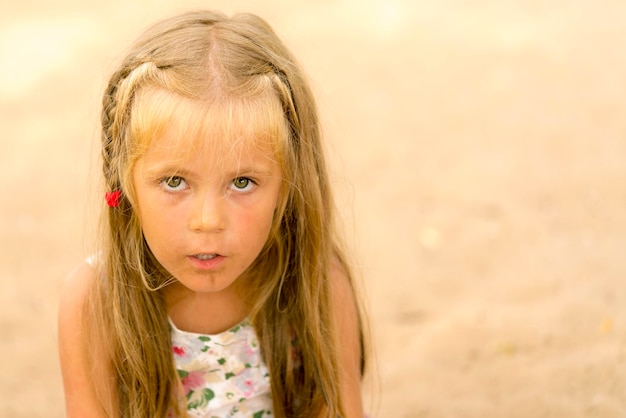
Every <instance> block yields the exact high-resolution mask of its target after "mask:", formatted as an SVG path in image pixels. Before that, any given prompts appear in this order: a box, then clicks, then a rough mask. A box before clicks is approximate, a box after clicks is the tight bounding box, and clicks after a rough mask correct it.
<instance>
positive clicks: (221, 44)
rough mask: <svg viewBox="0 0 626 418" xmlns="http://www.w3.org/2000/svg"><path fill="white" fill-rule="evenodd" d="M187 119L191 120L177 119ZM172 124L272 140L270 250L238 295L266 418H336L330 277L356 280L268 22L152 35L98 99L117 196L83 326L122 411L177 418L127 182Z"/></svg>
mask: <svg viewBox="0 0 626 418" xmlns="http://www.w3.org/2000/svg"><path fill="white" fill-rule="evenodd" d="M181 103H185V104H186V107H185V106H181ZM183 107H185V108H186V109H190V110H189V112H188V113H184V112H183V113H181V111H180V109H181V108H183ZM216 112H217V113H216ZM172 114H175V115H176V116H180V115H185V116H184V117H188V118H189V119H190V121H192V122H194V123H195V125H197V127H198V128H197V129H203V128H202V127H203V126H207V125H209V126H211V128H209V129H226V130H228V129H233V126H236V127H242V129H250V130H253V131H254V132H257V130H261V131H263V133H264V135H257V137H263V138H266V139H267V140H269V141H271V144H272V145H273V147H274V149H275V155H276V156H277V160H278V161H279V163H280V165H281V167H282V170H283V173H282V174H283V179H284V187H283V193H282V196H281V199H280V204H279V207H278V209H277V210H276V213H275V217H274V223H273V227H272V230H271V232H270V235H269V238H268V240H267V242H266V243H265V246H264V248H263V249H262V251H261V253H260V255H259V256H258V257H257V259H256V260H255V261H254V262H253V264H252V265H251V266H250V267H249V269H248V271H249V272H254V274H253V275H251V276H252V279H251V281H250V287H249V293H248V294H247V296H248V298H249V300H250V301H251V313H250V318H251V320H252V323H253V324H254V326H255V329H256V332H257V334H258V337H259V340H260V343H261V348H262V353H263V356H264V360H265V362H266V364H267V366H268V368H269V370H270V373H271V376H270V381H271V391H272V399H273V405H274V415H275V416H276V417H287V416H289V417H298V416H318V415H319V414H320V413H321V412H322V411H324V410H327V411H328V415H329V416H333V417H335V416H340V415H343V407H342V400H341V397H340V391H339V386H338V381H339V354H338V353H339V348H338V347H339V342H338V336H337V334H336V333H335V331H334V323H333V315H332V306H331V283H330V270H331V268H332V265H333V264H335V265H336V262H337V260H338V261H339V264H340V267H341V268H342V269H343V271H344V272H345V273H346V274H347V275H348V277H351V275H350V271H349V266H348V264H347V263H346V262H345V259H344V255H343V253H342V251H341V250H340V246H339V239H338V236H337V234H336V232H335V227H334V224H335V223H334V219H333V207H334V205H333V200H332V196H331V192H330V189H329V180H328V175H327V171H326V164H325V160H324V156H323V152H322V145H321V140H320V131H319V123H318V117H317V110H316V106H315V102H314V100H313V96H312V94H311V92H310V90H309V88H308V86H307V83H306V82H305V79H304V76H303V74H302V72H301V71H300V69H299V68H298V66H297V64H296V63H295V60H294V59H293V57H292V56H291V54H290V53H289V51H288V50H287V49H286V48H285V46H284V45H283V44H282V43H281V41H280V40H279V39H278V37H277V36H276V35H275V34H274V32H273V31H272V29H271V28H270V26H269V25H268V24H267V23H266V22H265V21H263V20H262V19H260V18H259V17H257V16H254V15H251V14H239V15H235V16H234V17H232V18H228V17H226V16H224V15H222V14H219V13H214V12H209V11H197V12H191V13H186V14H183V15H180V16H177V17H174V18H171V19H167V20H164V21H162V22H160V23H157V24H156V25H154V26H153V27H152V28H150V29H149V30H148V31H147V32H146V33H145V34H144V35H143V36H142V37H141V38H140V39H139V40H138V41H137V43H136V44H135V45H134V46H133V48H132V49H131V52H130V53H129V55H128V56H127V57H126V58H125V59H124V61H123V63H122V64H121V66H120V68H119V69H118V70H117V71H116V72H115V73H114V74H113V75H112V77H111V79H110V81H109V84H108V86H107V88H106V92H105V94H104V98H103V111H102V158H103V171H104V178H105V182H106V187H107V188H108V190H121V191H122V197H121V200H120V203H119V206H118V207H116V208H107V209H106V210H105V218H106V222H105V223H104V228H105V231H104V233H103V234H102V235H103V239H104V240H103V241H104V243H103V250H102V254H103V257H102V260H103V262H102V266H103V277H102V280H100V281H98V282H97V283H98V286H95V287H94V292H93V293H92V297H93V300H92V306H93V310H92V315H91V317H92V318H93V320H94V321H95V325H96V327H95V328H94V329H95V330H96V331H95V332H97V333H100V334H101V335H100V338H106V340H105V341H110V342H111V347H112V348H111V353H112V354H111V357H112V358H111V362H112V365H111V366H112V370H113V374H114V377H115V382H116V386H117V393H116V396H117V404H118V409H119V413H120V414H121V416H124V417H146V416H155V417H156V416H166V415H167V414H168V411H172V410H173V411H176V412H177V413H178V414H183V415H184V414H185V412H184V409H185V408H184V407H182V406H181V405H180V404H179V401H178V400H177V396H178V393H179V392H178V387H179V381H178V377H177V374H176V370H175V367H174V363H173V358H172V354H171V347H170V344H171V342H170V328H169V323H168V319H167V314H166V310H165V303H164V300H163V297H162V294H161V292H159V289H160V288H162V287H163V286H165V285H167V283H169V281H171V279H172V278H171V276H170V275H169V274H168V273H167V271H165V270H164V269H163V268H162V267H161V266H160V265H159V263H158V262H157V261H156V259H155V258H154V256H153V255H152V253H151V252H150V250H149V248H148V247H147V245H146V243H145V241H144V239H143V235H142V230H141V224H140V222H139V219H138V217H137V214H136V213H135V210H134V208H133V206H134V191H133V188H132V181H131V178H132V170H133V167H134V164H135V162H136V161H137V160H138V159H139V158H140V157H141V155H142V153H143V152H144V151H145V149H146V147H148V146H149V142H150V138H152V137H154V136H155V135H157V134H158V132H159V130H160V129H163V127H164V124H166V123H167V118H168V117H172ZM215 114H217V116H216V117H213V118H212V119H211V122H210V123H209V122H206V118H207V117H208V116H210V115H215ZM220 118H221V119H222V122H220V121H219V119H220ZM192 125H193V123H192ZM246 125H247V127H246ZM215 126H217V128H215ZM257 133H258V132H257ZM294 346H295V348H296V351H297V353H298V359H297V360H296V359H295V358H294V357H293V356H292V351H293V347H294Z"/></svg>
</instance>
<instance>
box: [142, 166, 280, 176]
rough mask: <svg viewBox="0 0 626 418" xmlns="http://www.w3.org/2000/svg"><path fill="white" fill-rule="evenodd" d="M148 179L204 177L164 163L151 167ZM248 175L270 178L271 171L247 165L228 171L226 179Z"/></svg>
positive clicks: (148, 170)
mask: <svg viewBox="0 0 626 418" xmlns="http://www.w3.org/2000/svg"><path fill="white" fill-rule="evenodd" d="M144 172H145V173H146V176H148V177H167V176H179V177H183V178H188V179H194V178H198V177H202V176H201V175H199V174H198V173H196V172H194V171H192V170H189V169H187V168H186V167H181V166H179V165H178V164H176V163H163V164H157V165H155V166H154V167H149V168H146V169H145V170H144ZM246 174H256V175H260V176H269V175H270V174H271V169H270V167H268V166H267V165H266V164H262V163H261V164H245V165H241V166H238V167H237V169H236V170H229V171H226V177H232V178H236V177H240V176H244V175H246Z"/></svg>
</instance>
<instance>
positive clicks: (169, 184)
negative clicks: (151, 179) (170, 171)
mask: <svg viewBox="0 0 626 418" xmlns="http://www.w3.org/2000/svg"><path fill="white" fill-rule="evenodd" d="M161 184H163V187H165V188H166V189H168V190H179V189H180V188H181V186H183V185H184V184H185V180H183V178H182V177H179V176H171V177H166V178H164V179H163V181H162V182H161Z"/></svg>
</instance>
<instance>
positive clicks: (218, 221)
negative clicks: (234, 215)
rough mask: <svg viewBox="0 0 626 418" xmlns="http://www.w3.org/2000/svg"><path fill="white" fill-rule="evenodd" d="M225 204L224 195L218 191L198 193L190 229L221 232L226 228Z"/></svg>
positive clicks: (195, 197)
mask: <svg viewBox="0 0 626 418" xmlns="http://www.w3.org/2000/svg"><path fill="white" fill-rule="evenodd" d="M225 205H226V202H225V199H224V196H220V195H218V194H217V193H209V192H208V193H203V194H197V195H196V196H194V199H193V208H192V211H191V217H190V221H189V229H191V230H192V231H197V232H220V231H222V230H224V227H225V222H226V217H225V215H226V212H225V210H226V207H225Z"/></svg>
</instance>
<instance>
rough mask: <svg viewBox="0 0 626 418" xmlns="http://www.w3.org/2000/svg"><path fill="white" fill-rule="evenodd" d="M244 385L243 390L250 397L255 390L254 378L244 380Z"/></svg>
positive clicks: (244, 394)
mask: <svg viewBox="0 0 626 418" xmlns="http://www.w3.org/2000/svg"><path fill="white" fill-rule="evenodd" d="M244 387H245V388H244V390H243V396H245V397H246V398H249V397H250V396H252V393H253V392H254V381H253V380H252V379H246V381H245V382H244Z"/></svg>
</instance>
